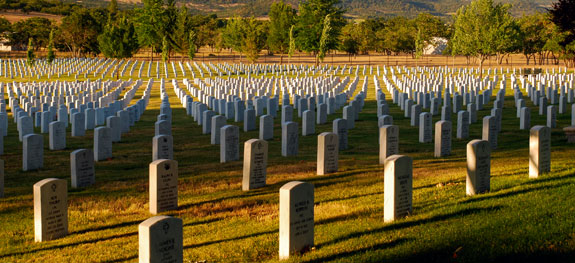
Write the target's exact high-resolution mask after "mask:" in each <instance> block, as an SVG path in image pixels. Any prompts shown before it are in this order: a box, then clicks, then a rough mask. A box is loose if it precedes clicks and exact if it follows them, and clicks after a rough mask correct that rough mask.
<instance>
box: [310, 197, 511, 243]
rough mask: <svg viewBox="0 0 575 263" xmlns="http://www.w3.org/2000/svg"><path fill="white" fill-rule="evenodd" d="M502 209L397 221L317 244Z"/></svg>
mask: <svg viewBox="0 0 575 263" xmlns="http://www.w3.org/2000/svg"><path fill="white" fill-rule="evenodd" d="M501 208H503V206H494V207H490V208H468V209H463V210H459V211H457V212H455V213H450V214H444V215H436V216H432V217H430V218H425V219H419V220H413V221H401V220H400V221H399V222H396V223H391V224H388V225H385V226H383V227H380V228H375V229H372V230H369V231H358V232H355V233H351V234H348V235H345V236H341V237H338V238H335V239H333V240H331V241H329V242H326V243H324V244H319V246H329V245H332V244H335V243H338V242H341V241H345V240H348V239H352V238H359V237H361V236H363V235H372V234H376V233H381V232H384V231H392V230H399V229H403V228H409V227H413V226H418V225H422V224H428V223H433V222H438V221H443V220H447V219H450V218H455V217H460V216H468V215H472V214H477V213H481V212H492V211H496V210H499V209H501ZM382 220H383V215H382Z"/></svg>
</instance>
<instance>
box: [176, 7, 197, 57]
mask: <svg viewBox="0 0 575 263" xmlns="http://www.w3.org/2000/svg"><path fill="white" fill-rule="evenodd" d="M190 31H191V30H190V22H189V16H188V9H187V8H186V7H185V6H182V7H181V8H180V10H179V12H178V14H177V17H176V28H175V30H174V42H175V44H176V46H175V49H176V50H177V51H178V52H179V53H181V54H185V53H186V52H187V51H189V48H188V45H189V44H188V43H189V38H190ZM194 53H195V52H194ZM182 58H183V56H182Z"/></svg>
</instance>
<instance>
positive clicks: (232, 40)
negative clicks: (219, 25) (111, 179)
mask: <svg viewBox="0 0 575 263" xmlns="http://www.w3.org/2000/svg"><path fill="white" fill-rule="evenodd" d="M242 31H243V25H242V19H241V18H232V19H230V20H228V24H227V25H226V27H224V29H223V31H222V42H223V45H224V47H226V48H231V49H233V50H235V51H237V52H239V53H240V61H241V54H243V52H244V51H243V49H242V48H243V45H242V41H243V35H242Z"/></svg>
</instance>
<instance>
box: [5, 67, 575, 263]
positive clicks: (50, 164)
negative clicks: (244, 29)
mask: <svg viewBox="0 0 575 263" xmlns="http://www.w3.org/2000/svg"><path fill="white" fill-rule="evenodd" d="M154 75H155V74H154ZM172 76H173V75H172ZM62 79H63V80H72V78H62ZM361 79H362V80H361V81H360V85H359V86H361V83H362V82H363V78H361ZM167 80H171V78H170V79H167ZM0 81H8V80H7V79H5V78H3V79H0ZM20 81H27V79H20ZM179 81H180V83H181V77H180V78H179ZM507 89H508V92H507V96H506V100H505V110H504V111H503V121H502V131H501V133H500V134H499V136H498V148H497V149H496V150H494V151H493V153H492V155H491V158H492V160H491V165H492V166H491V170H492V172H491V176H492V178H491V191H490V192H488V193H486V194H481V195H476V196H472V197H468V196H466V194H465V176H466V145H467V143H468V142H469V141H471V140H472V139H480V138H481V121H478V123H475V124H472V125H471V126H470V136H469V139H465V140H459V139H455V136H453V138H454V139H453V143H452V154H451V155H450V156H448V157H444V158H434V157H433V149H434V144H433V143H426V144H422V143H419V142H418V128H417V127H411V126H410V124H409V119H408V118H404V117H403V111H401V110H400V109H399V107H398V106H396V105H395V104H392V103H391V102H389V103H388V104H389V105H390V114H391V115H392V116H393V119H394V125H398V126H399V127H400V131H399V137H400V139H399V152H400V154H402V155H407V156H410V157H412V158H413V213H412V214H411V215H409V216H408V217H406V218H403V219H399V220H396V221H394V222H392V223H384V222H383V200H384V180H383V178H384V176H383V170H384V169H383V166H382V165H379V164H378V158H379V154H378V153H379V147H378V124H377V113H376V102H375V92H374V86H373V82H372V81H370V83H369V88H368V95H367V99H366V102H365V107H364V109H363V111H362V112H361V113H360V117H359V120H358V121H356V123H355V125H356V126H355V128H354V129H352V130H349V148H348V149H347V150H345V151H341V152H340V154H339V171H338V172H337V173H334V174H329V175H324V176H317V175H316V151H317V135H312V136H300V137H299V140H300V141H299V153H298V155H297V156H296V157H289V158H288V157H282V156H281V126H280V122H281V121H280V118H275V120H274V139H273V140H272V141H270V142H269V158H268V168H267V186H266V187H264V188H259V189H257V190H251V191H249V192H243V191H242V190H241V180H242V164H243V163H242V161H241V156H242V153H243V142H245V141H247V140H249V139H252V138H257V137H258V131H257V130H255V131H250V132H243V131H242V132H240V160H239V161H235V162H231V163H224V164H221V163H220V162H219V150H220V148H219V145H211V144H210V135H209V134H207V135H203V134H202V132H201V127H200V126H199V125H197V124H196V123H195V122H194V121H193V119H192V117H191V116H188V115H186V112H185V109H184V108H182V107H181V104H180V102H179V101H178V99H177V97H176V94H175V93H174V90H173V88H172V87H171V84H170V83H169V81H166V92H167V93H168V96H169V98H170V104H171V105H172V109H173V121H172V123H173V124H172V133H173V138H174V159H175V160H176V161H178V167H179V181H178V205H179V207H178V209H177V210H175V211H169V212H164V213H162V214H165V215H171V216H175V217H178V218H181V219H182V220H183V237H184V262H196V261H200V262H201V261H205V262H262V261H263V262H266V261H272V262H274V261H277V260H278V245H279V241H278V221H279V218H278V213H279V211H278V210H279V188H280V187H281V186H282V185H284V184H286V183H287V182H290V181H296V180H298V181H305V182H309V183H312V184H313V185H314V186H315V229H314V232H315V246H314V247H313V248H312V249H311V250H312V251H310V252H307V253H304V254H302V255H296V256H295V257H291V258H290V259H289V260H287V262H328V261H345V262H386V261H392V262H395V261H413V262H429V261H435V262H478V261H482V262H484V261H572V260H573V259H574V258H575V198H573V196H575V187H574V186H575V147H574V146H573V145H572V144H571V145H570V144H566V139H565V137H564V133H563V131H562V130H561V129H562V127H567V126H569V125H570V116H569V114H561V115H560V114H558V115H557V128H554V129H552V135H551V138H552V144H551V172H550V173H548V174H544V175H542V176H540V177H539V178H538V179H529V165H528V164H529V130H524V131H521V130H519V119H517V118H516V116H515V114H516V113H515V107H514V105H513V103H514V100H513V92H512V90H511V89H510V87H507ZM142 92H143V88H142V89H140V90H138V92H137V93H136V96H135V97H140V96H141V95H142ZM386 95H387V99H388V101H390V100H391V95H390V94H386ZM494 97H495V94H494ZM492 105H493V100H492V101H491V102H490V104H489V105H486V107H485V109H484V110H481V111H478V112H477V119H478V120H481V119H482V118H483V117H484V116H486V115H489V113H490V109H491V108H492ZM527 106H528V107H530V108H531V109H532V116H531V126H534V125H545V122H546V119H545V116H539V115H538V114H537V111H536V109H537V107H535V106H534V105H533V104H532V103H531V101H529V100H528V101H527ZM159 108H160V90H159V82H158V81H157V79H156V83H155V84H154V87H153V90H152V94H151V98H150V105H149V106H148V108H147V110H146V111H145V112H144V114H143V115H142V117H141V120H140V121H139V122H137V123H136V126H135V127H132V128H131V129H130V132H129V133H128V134H124V135H122V141H121V142H118V143H114V144H113V155H114V157H113V158H112V159H110V160H108V161H104V162H97V163H96V164H95V169H96V183H95V185H93V186H90V187H87V188H79V189H74V188H71V187H69V188H68V222H69V235H68V236H66V237H63V238H60V239H56V240H53V241H47V242H38V243H36V242H34V220H33V213H34V212H33V195H32V185H33V184H34V183H36V182H38V181H40V180H42V179H45V178H61V179H66V180H68V181H70V152H71V151H73V150H75V149H79V148H88V149H90V148H92V147H93V140H92V135H93V131H88V130H87V131H86V136H84V137H80V138H78V137H70V133H69V132H68V133H67V138H66V140H67V148H66V149H65V150H61V151H49V150H47V145H48V144H47V142H48V135H47V134H43V136H44V145H45V150H44V154H45V156H44V168H42V169H40V170H39V171H33V172H22V171H21V170H22V169H21V164H22V154H21V150H22V144H21V143H20V142H19V141H18V133H17V131H16V125H15V124H13V123H12V121H13V120H12V118H11V117H12V116H10V119H9V122H10V126H9V132H8V136H7V137H5V139H4V149H5V150H4V155H2V156H1V158H2V159H3V160H4V161H5V174H6V177H5V181H6V183H5V184H6V189H5V198H3V199H0V261H2V262H31V261H34V262H124V261H130V262H134V261H137V259H138V224H140V223H141V222H142V221H144V220H146V219H148V218H150V217H151V216H152V215H150V213H149V211H148V175H149V170H148V165H149V163H150V162H152V155H151V151H152V137H153V136H154V123H155V121H156V116H157V115H158V114H159V113H160V110H159ZM341 114H342V113H341V109H340V110H339V111H338V112H336V114H332V115H329V116H328V122H327V123H326V124H324V125H318V126H316V134H320V133H321V132H325V131H331V130H332V121H333V120H334V119H335V118H340V117H341ZM439 119H440V116H434V117H433V123H435V122H436V121H438V120H439ZM452 119H455V120H456V119H457V117H456V114H453V115H452ZM294 120H296V121H298V122H300V123H301V119H300V118H298V117H297V114H294ZM228 123H230V122H229V121H228ZM454 124H455V122H454ZM235 125H238V126H240V127H241V125H242V124H241V123H235ZM300 127H301V126H300ZM35 129H39V128H35ZM69 129H70V127H69V128H68V131H69ZM36 131H38V130H36ZM453 134H455V129H454V130H453Z"/></svg>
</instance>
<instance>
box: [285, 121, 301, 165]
mask: <svg viewBox="0 0 575 263" xmlns="http://www.w3.org/2000/svg"><path fill="white" fill-rule="evenodd" d="M297 126H298V125H297V122H293V121H288V122H286V123H283V124H282V156H285V157H287V156H296V155H297V153H298V144H299V143H298V141H299V138H298V137H299V131H298V127H297Z"/></svg>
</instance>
